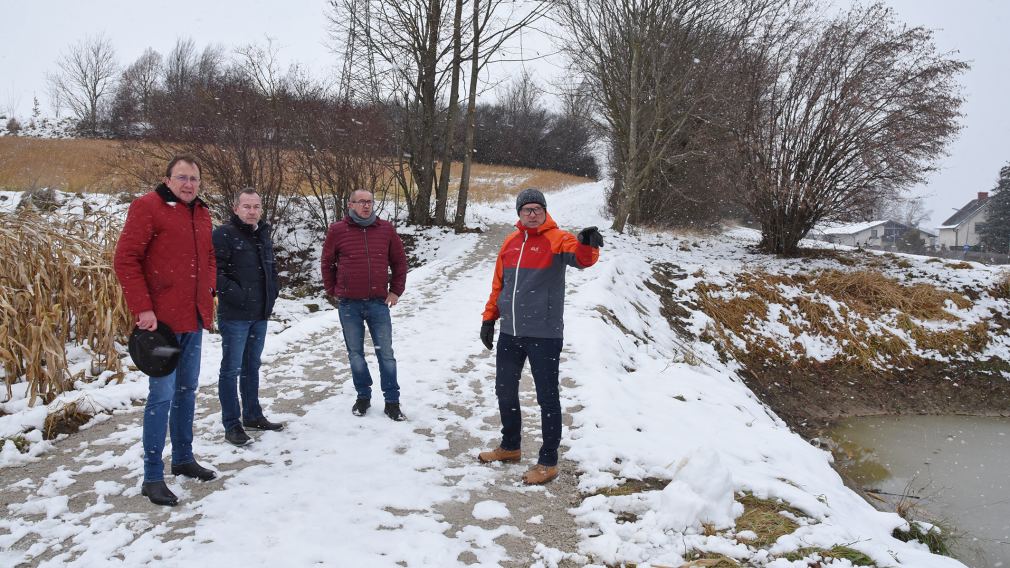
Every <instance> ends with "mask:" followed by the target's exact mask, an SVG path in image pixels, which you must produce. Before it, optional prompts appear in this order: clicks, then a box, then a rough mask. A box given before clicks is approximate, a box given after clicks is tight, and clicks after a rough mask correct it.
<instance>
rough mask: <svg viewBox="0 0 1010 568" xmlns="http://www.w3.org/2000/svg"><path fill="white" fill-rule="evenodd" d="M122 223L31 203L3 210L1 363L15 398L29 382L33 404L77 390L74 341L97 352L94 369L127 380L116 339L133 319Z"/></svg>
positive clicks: (94, 372)
mask: <svg viewBox="0 0 1010 568" xmlns="http://www.w3.org/2000/svg"><path fill="white" fill-rule="evenodd" d="M117 223H118V221H117V220H115V219H113V218H112V217H111V216H109V215H105V214H102V213H96V212H87V211H85V213H84V216H83V217H82V218H75V219H61V218H55V217H54V218H43V217H42V216H41V215H39V214H38V213H36V212H35V211H33V210H32V209H31V208H25V209H22V210H20V211H18V212H16V213H6V214H0V369H2V371H3V375H4V382H5V385H6V388H7V397H8V398H10V397H11V395H12V391H11V387H12V385H13V384H14V383H15V382H18V381H19V380H22V379H24V380H27V382H28V385H29V389H28V401H29V405H34V404H35V403H36V402H38V401H42V402H43V403H45V404H48V403H49V402H52V400H53V399H54V398H55V397H56V396H57V395H59V394H60V393H61V392H64V391H65V390H67V389H68V388H70V387H71V386H72V384H73V381H74V380H75V379H77V378H83V372H82V373H79V374H78V375H79V376H77V377H71V376H70V374H69V372H68V370H67V359H66V346H67V344H68V343H73V344H76V345H83V346H85V347H86V348H87V349H88V350H90V352H91V355H92V364H91V369H90V370H91V375H92V376H98V375H100V374H102V373H103V372H105V371H112V373H113V374H112V376H111V378H115V379H119V380H121V379H122V370H121V367H120V363H119V354H118V352H117V351H116V342H117V341H119V342H120V343H123V342H124V341H125V337H124V335H123V334H124V333H125V332H126V331H127V330H128V329H130V327H131V326H130V323H131V318H130V314H129V312H128V310H127V308H126V303H125V301H124V300H123V295H122V290H121V289H120V286H119V282H118V281H117V280H116V277H115V274H114V273H113V271H112V267H111V261H112V253H113V249H114V247H115V242H116V238H117V236H118V234H119V230H118V225H117Z"/></svg>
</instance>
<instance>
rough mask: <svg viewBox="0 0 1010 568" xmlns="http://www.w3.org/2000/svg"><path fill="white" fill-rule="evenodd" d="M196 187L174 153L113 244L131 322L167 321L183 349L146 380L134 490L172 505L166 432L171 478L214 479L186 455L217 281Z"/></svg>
mask: <svg viewBox="0 0 1010 568" xmlns="http://www.w3.org/2000/svg"><path fill="white" fill-rule="evenodd" d="M199 190H200V164H198V163H197V161H196V158H194V157H193V156H176V157H175V158H173V159H172V161H171V162H169V163H168V167H167V168H166V169H165V179H164V182H163V183H162V184H161V185H159V186H158V187H157V188H155V190H154V191H151V192H149V193H147V194H145V195H143V196H141V197H139V198H137V199H136V200H134V202H133V203H131V204H130V211H129V213H127V215H126V224H125V225H124V226H123V232H122V234H120V236H119V242H118V243H117V244H116V257H115V261H114V265H115V269H116V276H117V277H118V278H119V283H120V285H121V286H122V287H123V295H124V296H125V297H126V304H127V306H128V307H129V308H130V312H132V313H133V315H134V316H135V317H136V323H137V327H139V328H140V329H144V330H148V331H154V330H155V329H157V328H158V325H159V323H160V324H164V325H167V326H168V327H169V328H171V329H172V332H173V333H175V337H176V339H177V340H178V342H179V346H180V347H181V348H182V352H181V353H179V363H178V366H177V367H176V368H175V370H173V371H172V372H171V373H169V374H168V375H165V376H163V377H149V378H148V395H147V406H146V407H145V408H144V435H143V438H144V485H143V487H142V488H141V494H142V495H144V496H146V497H147V498H149V499H150V500H151V502H152V503H155V504H156V505H175V504H176V503H177V502H178V499H177V498H176V496H175V494H173V493H172V491H171V490H169V488H168V486H167V485H165V478H164V476H165V472H164V469H165V465H164V463H163V462H162V457H161V453H162V451H163V450H164V448H165V431H166V430H168V431H169V432H170V433H171V437H172V475H184V476H187V477H194V478H197V479H200V480H201V481H209V480H211V479H214V477H215V476H216V474H215V473H214V472H213V471H211V470H209V469H207V468H205V467H202V466H200V464H198V463H196V458H195V457H193V413H194V408H195V405H196V388H197V386H198V384H199V377H200V348H201V343H202V340H203V329H210V327H211V324H212V323H213V322H214V300H213V294H214V289H215V286H216V285H217V263H216V261H215V258H214V245H213V243H212V241H211V223H210V210H209V209H208V208H207V205H206V204H204V202H203V201H202V200H201V199H200V198H199V197H197V196H196V194H197V192H198V191H199Z"/></svg>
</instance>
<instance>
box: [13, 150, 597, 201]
mask: <svg viewBox="0 0 1010 568" xmlns="http://www.w3.org/2000/svg"><path fill="white" fill-rule="evenodd" d="M142 154H143V153H142V152H129V153H127V152H123V151H122V144H121V143H120V142H118V141H114V140H87V139H69V140H56V139H40V138H21V137H17V136H4V137H0V155H2V156H4V160H2V161H0V189H11V190H23V189H31V188H37V187H50V188H54V189H59V190H61V191H68V192H95V193H109V192H117V191H123V190H129V191H145V190H147V189H148V184H146V183H141V182H139V181H138V180H137V179H136V178H135V177H133V176H131V175H128V174H127V173H126V172H150V173H151V175H152V176H153V178H158V177H159V176H160V174H161V171H162V168H164V164H163V163H160V162H159V163H150V162H148V163H144V162H140V160H142V159H143V158H141V157H140V156H141V155H142ZM462 168H463V166H462V164H461V163H459V162H453V164H452V166H451V168H450V172H451V173H450V178H451V183H450V190H449V201H450V203H453V204H454V203H455V202H456V195H457V192H456V188H457V186H458V181H459V176H460V173H461V172H462ZM470 171H471V174H470V189H469V194H468V195H469V199H470V200H471V201H483V202H487V201H495V200H497V199H501V198H502V197H503V196H506V195H514V194H515V193H517V192H518V190H519V189H522V188H525V187H538V188H540V189H542V190H545V191H554V190H558V189H562V188H565V187H568V186H571V185H575V184H579V183H586V182H589V181H592V180H591V179H589V178H585V177H580V176H574V175H569V174H563V173H560V172H554V171H547V170H534V169H530V168H521V167H513V166H497V165H486V164H473V166H472V167H471V170H470ZM296 177H297V176H294V175H293V174H292V175H291V176H290V178H291V179H295V178H296ZM387 181H388V180H387ZM213 183H214V180H213V179H209V180H208V185H213ZM299 189H300V190H302V191H303V192H308V188H307V187H305V188H299Z"/></svg>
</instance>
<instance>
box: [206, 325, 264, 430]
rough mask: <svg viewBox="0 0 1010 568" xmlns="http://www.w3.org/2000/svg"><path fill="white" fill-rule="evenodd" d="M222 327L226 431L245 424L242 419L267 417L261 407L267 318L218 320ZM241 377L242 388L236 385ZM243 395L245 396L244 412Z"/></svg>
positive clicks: (222, 397)
mask: <svg viewBox="0 0 1010 568" xmlns="http://www.w3.org/2000/svg"><path fill="white" fill-rule="evenodd" d="M218 328H219V329H220V330H221V373H220V375H219V376H218V379H217V396H218V398H219V399H220V400H221V422H223V423H224V429H225V431H228V430H230V429H232V428H234V427H235V426H238V425H239V424H241V419H242V418H245V419H246V420H256V419H258V418H262V417H263V409H262V408H261V407H260V394H259V393H260V355H261V354H262V353H263V342H264V340H265V339H266V336H267V320H252V321H247V320H225V319H223V320H218ZM236 379H238V381H237V382H238V389H236V388H235V387H236V385H235V383H236ZM239 395H241V398H242V405H241V412H240V407H239Z"/></svg>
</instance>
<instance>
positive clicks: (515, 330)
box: [512, 231, 530, 337]
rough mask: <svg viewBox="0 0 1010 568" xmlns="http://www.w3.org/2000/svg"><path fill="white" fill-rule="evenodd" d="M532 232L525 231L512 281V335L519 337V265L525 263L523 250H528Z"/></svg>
mask: <svg viewBox="0 0 1010 568" xmlns="http://www.w3.org/2000/svg"><path fill="white" fill-rule="evenodd" d="M529 236H530V234H529V233H528V232H526V231H523V246H521V247H519V260H517V261H516V277H515V278H513V279H512V280H513V282H512V336H513V337H519V329H518V328H517V327H516V291H517V290H519V267H520V266H522V264H523V251H525V250H526V239H528V238H529Z"/></svg>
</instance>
